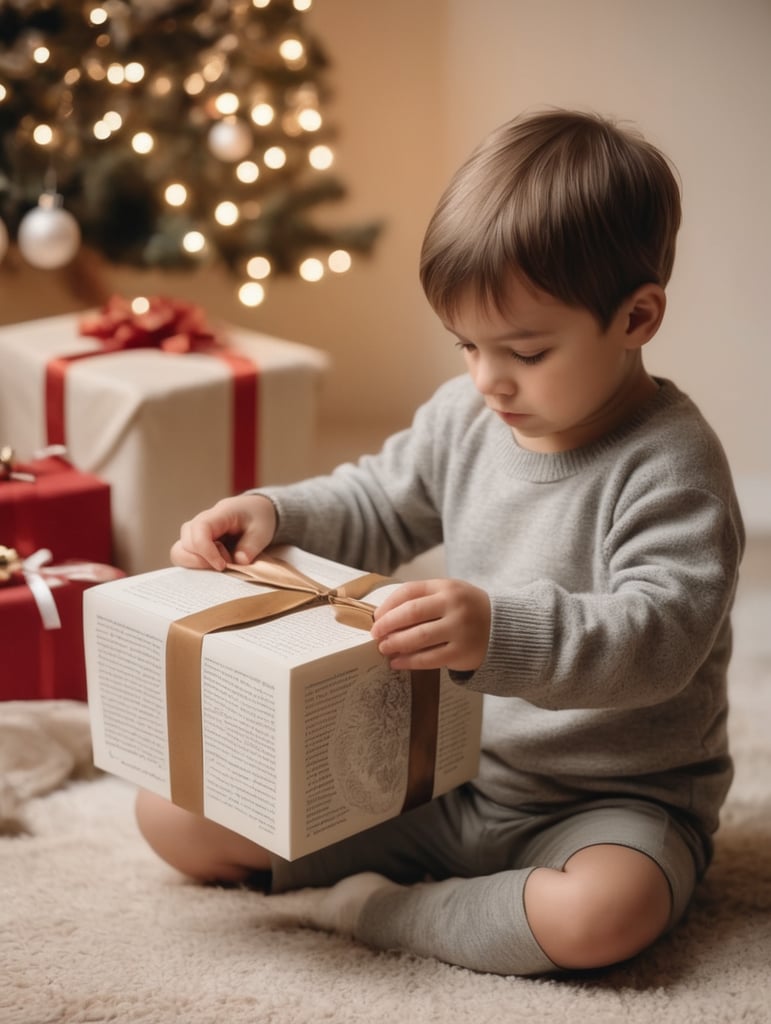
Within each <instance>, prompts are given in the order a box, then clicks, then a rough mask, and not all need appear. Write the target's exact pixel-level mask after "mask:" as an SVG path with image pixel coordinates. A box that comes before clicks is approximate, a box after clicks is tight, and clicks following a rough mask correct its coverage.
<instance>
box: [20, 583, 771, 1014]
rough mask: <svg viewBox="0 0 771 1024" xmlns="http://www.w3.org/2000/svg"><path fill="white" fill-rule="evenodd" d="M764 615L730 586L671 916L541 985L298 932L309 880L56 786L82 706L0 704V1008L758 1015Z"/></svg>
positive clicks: (765, 913) (769, 898) (78, 784)
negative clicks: (710, 815) (702, 853)
mask: <svg viewBox="0 0 771 1024" xmlns="http://www.w3.org/2000/svg"><path fill="white" fill-rule="evenodd" d="M769 622H771V595H769V592H768V590H761V589H754V588H753V587H751V586H750V587H748V588H746V589H745V592H744V593H743V595H742V597H741V599H740V602H739V610H738V614H737V653H736V657H735V660H734V671H733V683H732V687H733V713H732V718H731V732H732V735H733V743H734V751H735V756H736V761H737V776H736V782H735V784H734V787H733V789H732V792H731V795H730V798H729V802H728V804H727V806H726V809H725V814H724V819H723V826H722V829H721V832H720V833H719V837H718V841H717V853H716V857H715V862H714V864H713V866H712V868H711V870H710V873H709V875H708V877H707V880H706V882H705V883H704V884H703V885H702V887H701V888H700V890H699V892H698V896H697V898H696V900H695V903H694V905H693V907H692V910H691V912H690V914H689V917H688V919H687V921H686V922H685V924H684V925H683V926H681V928H680V929H679V930H678V931H677V932H676V933H675V934H674V935H672V936H670V937H668V938H666V939H664V940H662V941H661V942H660V943H659V944H658V945H657V946H655V947H654V948H653V949H652V950H649V951H648V952H647V953H645V954H643V955H642V956H640V957H639V958H638V959H637V960H635V961H633V962H631V963H629V964H626V965H623V966H620V967H616V968H613V969H610V970H606V971H602V972H597V973H594V974H592V975H589V976H583V977H567V978H563V979H559V980H554V979H550V980H526V979H519V978H500V977H493V976H487V975H476V974H473V973H471V972H469V971H465V970H461V969H457V968H452V967H448V966H447V965H445V964H441V963H438V962H435V961H432V960H420V959H416V958H413V957H409V956H405V955H402V954H398V953H377V952H373V951H371V950H369V949H367V948H365V947H363V946H361V945H358V944H357V943H355V942H353V941H349V940H347V939H343V938H340V937H337V936H333V935H327V934H320V933H316V932H313V931H309V930H307V929H305V928H303V927H301V926H300V924H299V923H298V922H299V920H300V919H301V916H302V909H303V906H305V905H307V901H308V900H310V899H313V898H314V896H313V894H312V893H308V892H304V893H298V894H290V895H286V896H279V897H265V896H261V895H259V894H256V893H253V892H247V891H243V890H227V889H217V888H202V887H198V886H195V885H192V884H189V883H187V882H186V881H184V880H183V879H181V878H180V877H178V876H177V875H176V874H175V873H173V872H172V871H171V870H170V869H168V868H167V867H165V866H164V865H163V864H162V863H161V862H159V861H158V860H156V859H155V857H154V856H153V855H152V854H151V853H150V852H149V851H148V850H147V849H146V848H145V846H144V844H143V843H142V841H141V839H140V838H139V836H138V833H137V831H136V828H135V825H134V820H133V812H132V805H133V792H132V788H131V787H130V786H128V785H126V784H124V783H122V782H120V781H118V780H116V779H113V778H108V777H99V778H96V779H91V780H84V779H80V780H79V781H72V779H71V776H72V775H77V774H78V773H79V772H81V773H82V772H83V770H84V769H85V770H86V771H87V770H88V759H87V756H84V753H83V747H82V738H83V731H82V730H83V724H84V721H85V719H84V710H85V709H83V708H82V707H80V708H79V707H74V708H73V707H72V706H71V705H67V704H65V705H60V706H42V705H41V706H37V705H35V706H32V705H30V706H28V707H27V708H26V709H25V708H21V709H20V706H19V704H13V705H9V704H6V705H0V829H2V827H3V826H5V831H6V832H13V831H15V832H17V833H18V834H16V835H6V836H5V837H4V838H2V839H0V1022H2V1024H86V1022H89V1024H94V1022H108V1021H109V1022H112V1024H166V1022H180V1024H306V1022H307V1024H318V1022H321V1021H330V1022H333V1024H346V1022H354V1021H355V1022H383V1024H386V1022H387V1024H393V1022H394V1021H408V1022H413V1021H414V1022H420V1024H423V1022H434V1021H435V1022H437V1024H439V1022H441V1024H455V1022H463V1024H466V1022H468V1024H472V1022H473V1024H485V1022H491V1024H493V1022H494V1024H502V1022H506V1024H508V1022H520V1021H522V1022H529V1024H564V1022H570V1024H584V1022H586V1024H617V1022H622V1021H624V1022H632V1024H657V1022H664V1021H665V1022H671V1024H738V1022H744V1024H756V1022H757V1024H760V1022H769V1021H771V1008H770V1007H771V638H769V630H768V623H769ZM35 708H37V710H35ZM42 722H45V723H47V724H46V728H47V730H48V731H47V734H46V735H45V736H43V735H42V734H41V733H40V731H39V727H40V728H42V725H41V724H40V723H42ZM63 722H65V723H66V724H65V725H63V724H62V723H63ZM52 723H53V724H52ZM57 723H58V724H57ZM25 728H26V730H27V731H26V733H25V731H24V730H25ZM52 752H53V755H52V756H53V759H54V761H55V764H54V763H53V761H51V760H50V757H49V755H51V754H52ZM47 758H48V759H49V760H48V763H47V764H46V759H47ZM41 766H43V767H41ZM52 787H54V788H52ZM46 791H48V792H46ZM36 793H37V794H38V795H35V794H36ZM22 829H26V831H21V830H22Z"/></svg>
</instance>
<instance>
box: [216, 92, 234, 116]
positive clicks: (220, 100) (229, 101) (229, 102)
mask: <svg viewBox="0 0 771 1024" xmlns="http://www.w3.org/2000/svg"><path fill="white" fill-rule="evenodd" d="M214 106H215V107H216V108H217V110H218V111H219V112H220V114H235V112H236V111H237V110H238V106H239V102H238V96H236V94H235V93H234V92H223V93H220V95H219V96H218V97H217V99H216V100H215V101H214Z"/></svg>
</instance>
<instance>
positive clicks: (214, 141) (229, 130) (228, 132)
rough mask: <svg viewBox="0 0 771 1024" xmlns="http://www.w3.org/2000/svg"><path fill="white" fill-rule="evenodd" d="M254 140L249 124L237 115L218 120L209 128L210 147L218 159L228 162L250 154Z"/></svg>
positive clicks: (241, 158)
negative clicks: (236, 116)
mask: <svg viewBox="0 0 771 1024" xmlns="http://www.w3.org/2000/svg"><path fill="white" fill-rule="evenodd" d="M253 142H254V139H253V137H252V133H251V130H250V128H249V126H248V125H247V124H246V123H245V122H244V121H241V120H239V119H238V118H235V117H233V118H229V117H226V118H224V119H223V120H222V121H217V122H216V124H213V125H212V126H211V128H210V129H209V137H208V143H209V149H210V150H211V152H212V153H213V154H214V156H216V157H217V158H218V159H220V160H225V161H227V162H228V163H234V162H235V161H236V160H243V159H244V157H245V156H248V155H249V153H250V152H251V149H252V145H253Z"/></svg>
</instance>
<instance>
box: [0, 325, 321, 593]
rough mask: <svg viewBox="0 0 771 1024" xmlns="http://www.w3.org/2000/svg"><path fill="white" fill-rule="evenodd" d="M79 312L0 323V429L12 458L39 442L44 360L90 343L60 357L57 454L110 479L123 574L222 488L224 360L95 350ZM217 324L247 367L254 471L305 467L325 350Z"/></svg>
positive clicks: (289, 471) (226, 395)
mask: <svg viewBox="0 0 771 1024" xmlns="http://www.w3.org/2000/svg"><path fill="white" fill-rule="evenodd" d="M79 321H80V317H79V316H78V315H70V314H67V315H64V316H56V317H49V318H46V319H42V320H36V321H31V322H26V323H20V324H13V325H10V326H6V327H3V328H0V367H2V371H1V372H0V441H1V442H2V443H4V444H9V445H12V447H13V448H14V451H15V453H16V457H17V458H18V459H19V460H21V461H24V460H28V459H30V458H31V457H32V455H33V453H34V452H36V451H38V450H39V449H41V448H43V447H44V446H45V445H46V444H47V443H49V441H50V438H49V436H48V433H47V429H46V373H47V367H48V366H49V363H51V362H52V361H54V360H56V359H57V358H60V357H69V356H73V355H76V354H78V353H87V352H94V353H100V354H99V355H98V356H97V357H95V358H81V359H76V360H74V361H72V362H71V363H69V364H68V366H67V369H66V376H65V378H64V381H65V383H64V395H65V402H64V435H65V437H64V443H65V445H66V452H67V458H68V459H69V461H70V462H71V463H72V464H73V465H74V466H75V467H76V468H77V469H79V470H81V471H83V472H86V473H93V474H95V475H97V476H99V477H101V478H102V479H103V480H105V481H106V482H107V483H109V484H110V486H111V489H112V511H113V543H114V552H113V561H114V562H115V564H116V565H118V566H120V568H122V569H123V570H124V571H125V572H127V573H129V574H133V573H139V572H146V571H149V570H151V569H155V568H159V567H161V566H166V565H168V564H169V547H170V546H171V544H172V543H173V541H174V540H175V539H176V538H177V536H178V535H179V527H180V525H181V524H182V523H183V522H184V521H185V520H186V519H189V518H190V517H191V516H193V515H195V514H196V513H197V512H199V511H201V510H202V509H204V508H207V507H209V506H210V505H212V504H214V502H216V501H218V500H219V499H220V498H222V497H225V496H226V495H227V494H231V493H233V490H234V487H233V476H232V469H231V463H232V453H233V451H234V444H235V439H234V436H233V435H234V428H233V423H232V420H233V403H234V385H233V375H232V372H231V369H230V368H229V367H228V365H227V363H226V362H224V361H223V360H222V359H219V358H217V357H215V356H212V355H208V354H201V353H189V354H184V355H173V354H169V353H167V352H163V351H159V350H157V349H150V348H137V349H129V350H126V351H118V352H110V353H109V354H104V353H103V352H102V345H101V342H100V341H98V340H97V339H96V338H92V337H83V336H81V335H80V334H79V329H78V325H79ZM223 334H224V340H225V342H226V344H227V347H228V349H229V350H234V351H235V352H236V353H240V354H241V355H242V356H246V357H247V358H248V359H249V360H250V361H251V362H252V363H253V364H254V365H255V367H256V369H257V384H256V388H257V395H256V416H255V417H254V418H253V422H254V424H255V428H256V435H257V436H256V441H255V442H253V444H252V447H253V448H254V450H255V457H256V466H255V474H254V478H255V482H256V483H258V484H268V483H271V484H273V483H287V482H291V481H293V480H297V479H300V478H302V477H304V476H307V475H308V473H309V472H310V471H311V468H312V457H313V446H314V442H315V429H316V422H317V412H318V399H319V392H320V383H321V379H322V377H323V374H324V372H325V371H326V369H327V367H328V361H329V360H328V357H327V355H326V354H325V353H323V352H321V351H319V350H318V349H314V348H312V347H310V346H308V345H302V344H298V343H296V342H290V341H284V340H280V339H277V338H272V337H268V336H266V335H263V334H257V333H254V332H252V331H248V330H245V329H242V328H238V327H231V326H228V327H226V328H225V329H224V331H223Z"/></svg>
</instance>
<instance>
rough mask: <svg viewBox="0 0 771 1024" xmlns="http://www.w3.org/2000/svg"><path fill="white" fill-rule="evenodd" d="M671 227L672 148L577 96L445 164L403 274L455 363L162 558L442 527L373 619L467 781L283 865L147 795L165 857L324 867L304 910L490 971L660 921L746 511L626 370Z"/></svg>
mask: <svg viewBox="0 0 771 1024" xmlns="http://www.w3.org/2000/svg"><path fill="white" fill-rule="evenodd" d="M679 223H680V199H679V190H678V187H677V183H676V181H675V179H674V176H673V174H672V171H671V170H670V168H669V166H668V163H667V161H666V159H665V158H664V157H663V156H662V155H661V154H660V153H659V152H658V151H657V150H656V149H654V148H653V147H652V146H651V145H649V144H648V143H646V142H645V141H644V140H642V139H641V138H639V137H637V136H636V135H635V134H632V133H631V132H628V131H625V130H621V129H620V128H618V127H616V126H615V125H613V124H612V123H610V122H608V121H606V120H603V119H601V118H599V117H595V116H590V115H584V114H580V113H572V112H568V111H559V110H554V111H549V112H545V113H542V114H537V115H534V116H531V117H528V118H522V119H517V120H515V121H513V122H511V123H509V124H506V125H504V126H503V127H501V128H500V129H498V130H497V131H495V132H493V133H492V134H491V135H490V136H489V137H488V138H487V139H486V140H485V141H484V142H483V143H482V144H481V146H480V147H479V148H478V149H477V150H476V152H475V153H473V154H472V155H471V157H470V158H469V159H468V161H467V162H466V163H465V164H464V165H463V166H462V167H461V168H460V170H459V171H458V172H457V174H456V175H455V177H454V179H453V180H452V181H451V183H450V185H449V187H448V189H447V191H446V192H445V194H444V196H443V197H442V199H441V200H440V202H439V205H438V207H437V209H436V211H435V213H434V216H433V218H432V220H431V222H430V224H429V226H428V230H427V233H426V237H425V240H424V245H423V250H422V257H421V280H422V284H423V287H424V290H425V292H426V295H427V297H428V300H429V302H430V303H431V305H432V306H433V308H434V310H435V311H436V312H437V314H438V315H439V317H440V318H441V319H442V321H443V322H444V324H445V325H446V327H447V329H448V331H449V332H450V333H451V334H452V335H453V336H454V337H455V339H456V343H457V345H458V347H459V348H460V349H461V351H462V353H463V359H464V361H465V364H466V369H467V371H468V374H467V375H465V376H464V377H461V378H457V379H455V380H451V381H449V382H447V383H446V384H444V385H442V386H441V387H440V388H439V389H438V391H437V393H436V394H435V395H434V397H433V398H432V399H431V400H430V401H429V402H427V403H426V404H425V405H424V406H423V407H422V408H421V409H420V410H419V411H418V413H417V415H416V417H415V420H414V422H413V425H412V427H411V429H409V430H407V431H404V432H402V433H400V434H397V435H396V436H395V437H392V438H391V439H390V440H389V441H387V442H386V444H385V445H384V447H383V449H382V451H381V452H380V454H379V455H376V456H369V457H365V458H363V459H362V460H361V461H360V462H359V463H358V465H356V466H353V465H344V466H341V467H339V468H338V469H337V470H336V471H335V472H334V473H333V474H331V475H330V476H328V477H319V478H316V479H312V480H309V481H305V482H303V483H299V484H294V485H290V486H285V487H281V488H265V489H263V490H262V491H260V492H259V493H258V492H253V493H248V494H245V495H240V496H237V497H233V498H226V499H225V500H223V501H221V502H219V503H218V504H216V505H215V506H214V507H213V508H212V509H209V510H207V511H204V512H202V513H200V514H199V515H197V516H196V517H195V518H194V519H192V520H191V521H190V522H189V523H186V524H184V525H183V527H182V530H181V536H180V539H179V541H177V543H176V544H175V545H174V548H173V549H172V558H173V560H174V561H175V562H176V563H177V564H180V565H184V566H189V567H193V568H196V567H200V568H211V569H215V570H217V569H222V568H223V566H224V564H225V561H226V557H227V558H229V557H230V556H229V555H228V553H227V550H226V548H225V542H227V544H228V545H230V548H229V550H233V557H234V558H235V560H236V561H240V562H248V561H251V560H252V559H253V558H254V557H255V556H256V555H257V554H258V553H259V552H260V551H261V550H262V549H263V548H264V547H265V546H266V545H268V544H270V543H271V542H273V541H275V542H277V543H279V542H280V543H286V542H291V543H294V544H297V545H299V546H300V547H303V548H306V549H308V550H311V551H314V552H317V553H319V554H321V555H324V556H326V557H329V558H332V559H335V560H338V561H342V562H345V563H347V564H350V565H355V566H357V567H359V568H361V569H362V570H370V571H378V572H382V573H390V572H392V571H393V570H394V569H395V567H397V566H398V565H399V564H400V563H403V562H405V561H407V560H409V559H411V558H412V557H414V556H415V555H416V554H418V553H419V552H422V551H425V550H427V549H429V548H431V547H433V546H434V545H436V544H439V543H443V544H444V548H445V554H446V564H447V569H448V575H449V577H450V578H448V579H436V580H427V581H421V582H409V583H405V584H403V585H402V586H401V587H399V588H398V589H397V590H396V591H395V592H394V594H393V595H392V596H391V597H390V598H389V599H388V600H387V601H386V602H385V603H384V604H383V605H382V606H381V607H380V609H379V610H378V612H377V614H376V617H375V624H374V627H373V629H372V634H373V636H374V637H375V638H376V639H377V641H378V643H379V648H380V650H381V652H382V653H383V654H384V655H385V656H386V657H387V658H388V659H389V661H390V663H391V665H392V666H393V667H394V668H400V669H424V668H433V667H439V666H446V667H447V668H448V670H449V671H450V674H451V676H452V678H453V679H454V680H455V682H456V683H457V685H459V686H466V687H469V688H471V689H474V690H478V691H482V692H483V693H484V694H485V695H486V696H485V712H484V726H483V750H482V761H481V767H480V772H479V776H478V777H477V779H475V780H474V782H473V783H471V784H469V785H467V786H464V787H461V788H460V789H459V790H457V791H455V792H453V793H450V794H449V795H448V796H446V797H442V798H439V799H437V800H434V801H432V802H431V803H430V804H428V805H424V806H422V807H419V808H417V809H416V810H414V811H411V812H409V813H407V814H404V815H402V816H401V817H399V818H397V819H395V820H393V821H390V822H387V823H385V824H384V825H381V826H378V827H376V828H374V829H371V830H369V831H368V832H365V833H363V834H362V835H359V836H355V837H353V838H352V839H350V840H345V841H343V842H341V843H338V844H336V845H335V846H333V847H330V848H328V849H326V850H322V851H320V852H319V853H318V854H313V855H311V856H308V857H305V858H302V859H301V860H299V861H295V862H293V863H291V864H288V863H286V862H283V861H281V860H280V859H278V858H275V857H272V856H270V855H269V854H268V853H266V852H265V851H264V850H261V849H260V848H259V847H256V846H255V845H254V844H253V843H251V842H249V841H248V840H245V839H243V838H241V837H239V836H235V835H233V834H232V833H230V832H227V831H226V830H224V829H222V828H220V827H219V826H217V825H214V824H213V823H211V822H207V821H204V820H202V819H199V818H195V817H193V816H192V815H190V814H188V813H187V812H185V811H182V810H180V809H178V808H175V807H171V806H170V805H168V804H167V803H166V802H165V801H163V800H161V799H160V798H158V797H153V796H150V795H149V794H141V795H140V797H139V801H138V818H139V822H140V827H141V828H142V831H143V833H144V834H145V836H146V837H147V839H148V841H149V842H150V843H151V844H152V845H153V846H154V848H155V849H156V850H157V851H158V853H159V854H160V855H161V856H162V857H164V858H165V859H167V860H168V861H169V862H170V863H171V864H173V865H175V866H176V867H178V868H179V869H180V870H182V871H184V872H186V873H188V874H190V875H191V876H193V877H196V878H200V879H204V880H214V879H220V880H224V881H235V882H238V881H246V880H249V879H254V878H256V877H257V876H258V875H259V876H261V877H264V879H265V884H266V885H267V886H268V887H269V888H270V891H272V892H284V891H287V890H289V889H293V888H298V887H301V886H302V887H320V888H321V891H320V893H319V898H318V901H317V902H316V904H315V905H314V906H315V909H314V911H313V912H312V914H311V920H310V921H309V922H308V923H309V924H311V925H312V926H316V927H321V928H327V929H334V930H339V931H341V932H346V933H349V934H351V935H354V936H355V937H357V938H359V939H361V940H362V941H365V942H368V943H369V944H371V945H373V946H375V947H377V948H381V949H389V948H399V949H403V950H407V951H410V952H413V953H416V954H419V955H425V956H436V957H439V958H440V959H443V960H446V961H448V962H450V963H454V964H459V965H462V966H465V967H468V968H472V969H476V970H480V971H489V972H497V973H501V974H519V975H528V974H542V973H546V972H553V971H556V970H559V969H571V970H575V969H583V968H595V967H600V966H604V965H608V964H612V963H615V962H618V961H621V960H624V959H626V958H628V957H630V956H632V955H634V954H636V953H638V952H639V951H641V950H642V949H644V948H645V947H647V946H648V945H649V944H650V943H652V942H653V941H654V940H655V939H656V938H657V937H659V936H660V935H662V934H663V933H664V932H666V931H667V930H668V929H670V928H671V927H672V926H673V925H674V924H675V923H676V922H677V921H678V920H679V919H680V918H681V917H682V915H683V913H684V912H685V909H686V906H687V904H688V902H689V900H690V898H691V896H692V893H693V890H694V886H695V883H696V881H697V879H698V878H699V877H700V876H701V875H702V874H703V872H704V870H705V869H706V867H707V864H708V862H709V859H710V855H711V849H712V847H711V836H712V833H713V832H714V831H715V829H716V828H717V824H718V813H719V809H720V807H721V804H722V802H723V800H724V798H725V795H726V792H727V790H728V787H729V785H730V781H731V774H732V767H731V760H730V756H729V753H728V748H727V739H726V714H727V700H726V669H727V664H728V660H729V654H730V647H731V632H730V621H729V614H730V609H731V604H732V601H733V596H734V591H735V587H736V580H737V572H738V566H739V562H740V559H741V554H742V550H743V530H742V525H741V518H740V513H739V509H738V507H737V502H736V498H735V495H734V491H733V487H732V483H731V478H730V473H729V469H728V466H727V464H726V460H725V457H724V455H723V452H722V449H721V447H720V444H719V442H718V441H717V439H716V438H715V436H714V434H713V433H712V431H711V429H710V428H709V426H708V425H707V424H706V423H705V421H704V419H703V418H702V416H701V415H700V413H699V411H698V410H697V409H696V407H695V406H694V405H693V403H692V402H691V401H690V400H689V399H688V398H687V397H686V396H685V395H684V394H683V393H681V392H680V391H679V390H678V389H677V388H676V387H675V385H674V384H672V383H671V382H669V381H666V380H661V379H653V378H652V377H650V376H649V375H648V374H647V372H646V371H645V369H644V366H643V360H642V349H643V346H644V345H645V344H646V343H647V342H648V341H650V339H651V338H652V337H653V336H654V335H655V334H656V331H657V330H658V328H659V325H660V324H661V320H662V317H663V315H664V308H665V303H666V299H665V292H664V288H665V286H666V284H667V281H668V279H669V276H670V273H671V270H672V264H673V259H674V250H675V236H676V233H677V230H678V227H679ZM261 873H264V875H261ZM427 878H428V879H430V880H429V881H427V880H426V879H427Z"/></svg>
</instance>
